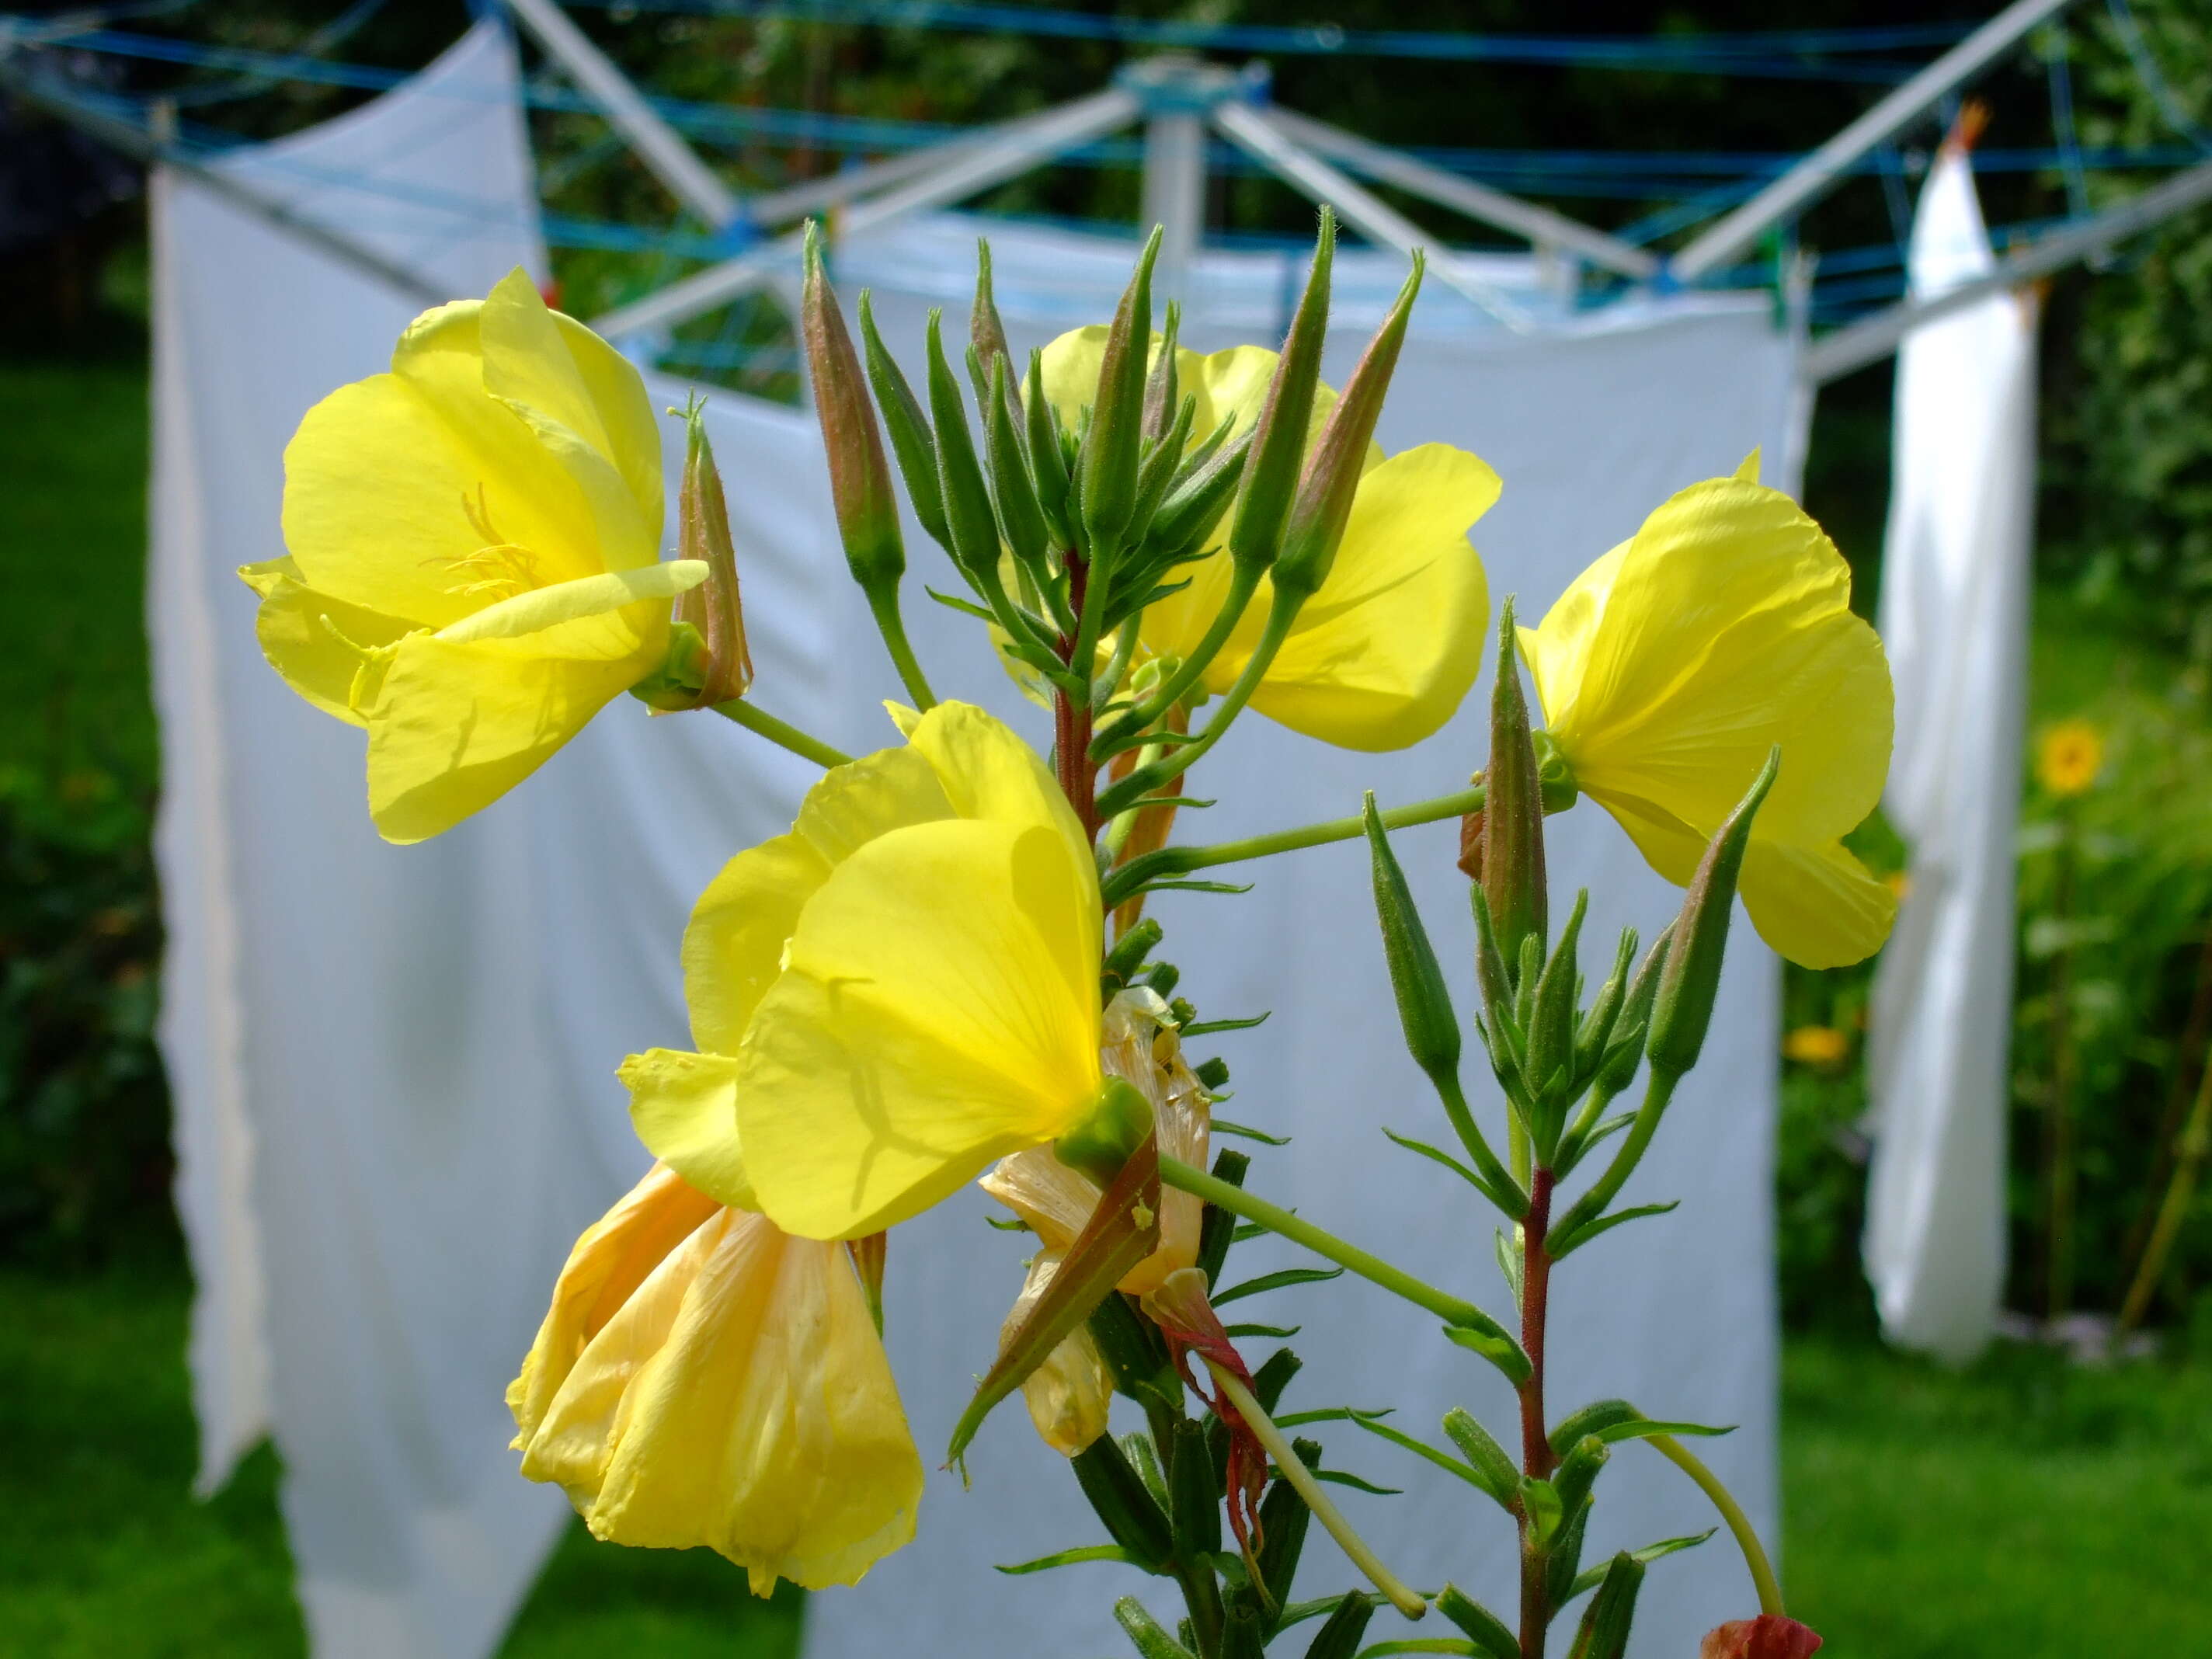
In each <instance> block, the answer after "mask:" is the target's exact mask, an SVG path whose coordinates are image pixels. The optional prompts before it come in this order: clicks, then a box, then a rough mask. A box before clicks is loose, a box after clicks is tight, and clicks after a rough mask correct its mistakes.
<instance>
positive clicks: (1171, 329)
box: [1145, 300, 1182, 454]
mask: <svg viewBox="0 0 2212 1659" xmlns="http://www.w3.org/2000/svg"><path fill="white" fill-rule="evenodd" d="M1181 333H1182V306H1180V305H1178V304H1177V303H1176V301H1173V300H1170V301H1168V314H1167V322H1166V324H1165V325H1164V326H1163V327H1162V328H1161V330H1160V343H1159V352H1158V356H1155V357H1154V358H1153V359H1152V374H1151V376H1150V378H1148V379H1147V380H1146V382H1145V441H1146V442H1147V443H1158V441H1160V440H1161V439H1162V438H1163V437H1164V436H1165V435H1166V434H1167V429H1168V422H1170V420H1172V419H1173V418H1174V416H1175V412H1176V408H1177V407H1178V406H1179V405H1180V404H1182V386H1181V385H1180V381H1179V376H1178V371H1177V365H1176V344H1177V338H1176V337H1177V336H1178V335H1180V334H1181ZM1176 453H1177V454H1181V453H1182V448H1181V447H1180V446H1178V447H1177V448H1176Z"/></svg>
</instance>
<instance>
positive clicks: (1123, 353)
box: [1078, 228, 1160, 561]
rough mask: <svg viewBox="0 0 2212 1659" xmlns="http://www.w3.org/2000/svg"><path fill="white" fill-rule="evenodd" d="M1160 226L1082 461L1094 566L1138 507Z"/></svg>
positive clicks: (1126, 304)
mask: <svg viewBox="0 0 2212 1659" xmlns="http://www.w3.org/2000/svg"><path fill="white" fill-rule="evenodd" d="M1159 252H1160V233H1159V231H1158V229H1157V228H1155V229H1154V230H1153V232H1152V237H1151V240H1148V241H1146V244H1145V251H1144V253H1143V254H1142V255H1141V256H1140V257H1139V258H1138V260H1137V269H1136V271H1135V274H1134V275H1133V276H1131V277H1130V278H1129V286H1128V287H1127V289H1125V290H1124V291H1123V292H1122V295H1121V305H1120V307H1117V308H1116V309H1115V313H1114V324H1113V326H1112V327H1111V328H1110V329H1109V330H1108V331H1107V335H1106V349H1105V353H1104V356H1103V359H1102V360H1101V362H1100V363H1099V366H1098V395H1097V398H1094V399H1093V400H1092V402H1091V430H1090V432H1089V433H1088V434H1087V435H1085V438H1084V441H1083V453H1082V455H1081V457H1080V458H1079V461H1078V469H1079V471H1080V472H1081V474H1082V479H1083V482H1082V486H1081V488H1082V492H1083V527H1084V531H1085V534H1086V535H1087V537H1088V538H1089V551H1090V555H1091V558H1092V560H1093V561H1097V560H1102V559H1103V560H1110V559H1112V558H1113V556H1115V554H1116V553H1118V552H1120V551H1121V547H1122V545H1123V538H1124V537H1125V535H1126V533H1127V530H1128V527H1129V517H1130V513H1131V512H1132V511H1133V508H1134V507H1135V506H1136V503H1137V465H1138V455H1139V445H1140V444H1141V442H1142V441H1143V438H1144V423H1145V367H1146V362H1145V360H1146V357H1147V356H1149V355H1150V353H1151V350H1152V261H1153V260H1155V259H1157V258H1158V257H1159Z"/></svg>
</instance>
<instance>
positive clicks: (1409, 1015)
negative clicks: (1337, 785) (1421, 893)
mask: <svg viewBox="0 0 2212 1659" xmlns="http://www.w3.org/2000/svg"><path fill="white" fill-rule="evenodd" d="M1362 811H1363V814H1364V817H1365V820H1366V824H1367V848H1368V852H1369V854H1370V860H1371V862H1372V865H1373V875H1374V885H1375V916H1376V921H1379V922H1380V923H1381V924H1382V926H1383V961H1384V962H1385V963H1388V964H1389V969H1390V988H1391V990H1392V991H1393V992H1394V993H1395V994H1396V996H1397V999H1398V1024H1399V1025H1400V1026H1401V1028H1402V1029H1403V1030H1404V1031H1405V1034H1406V1048H1407V1052H1408V1053H1409V1054H1412V1055H1413V1063H1414V1064H1415V1065H1416V1066H1419V1067H1420V1068H1421V1070H1422V1071H1424V1072H1425V1073H1427V1074H1428V1075H1429V1076H1430V1077H1431V1078H1432V1079H1436V1080H1437V1084H1438V1086H1440V1087H1442V1086H1445V1085H1447V1084H1449V1083H1450V1082H1455V1081H1456V1080H1457V1079H1458V1077H1459V1054H1460V1034H1459V1016H1458V1014H1457V1013H1455V1012H1454V1011H1453V1008H1452V1003H1451V992H1450V990H1449V988H1448V987H1446V986H1445V984H1444V972H1443V968H1441V967H1440V966H1438V965H1437V953H1436V951H1435V949H1434V948H1433V947H1432V946H1431V945H1430V944H1429V934H1428V930H1427V929H1426V928H1425V927H1422V926H1421V913H1420V912H1419V909H1417V908H1415V907H1414V904H1413V890H1412V889H1411V888H1409V887H1408V886H1407V884H1406V872H1405V871H1404V869H1403V868H1401V866H1400V865H1399V863H1398V855H1397V854H1396V853H1395V852H1393V851H1392V850H1391V847H1390V838H1389V836H1387V835H1385V834H1384V833H1383V815H1382V814H1381V813H1380V812H1378V811H1376V808H1375V793H1374V792H1373V791H1372V790H1370V791H1369V792H1368V793H1367V799H1366V804H1365V805H1364V807H1363V808H1362Z"/></svg>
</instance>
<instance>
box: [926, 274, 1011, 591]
mask: <svg viewBox="0 0 2212 1659" xmlns="http://www.w3.org/2000/svg"><path fill="white" fill-rule="evenodd" d="M928 353H929V415H930V421H931V424H932V425H933V427H934V428H935V429H936V435H937V484H938V489H939V491H940V493H941V495H942V497H943V500H944V502H945V527H946V528H947V529H948V530H949V531H950V532H951V544H950V546H951V553H952V557H953V561H954V562H956V563H957V564H958V565H959V566H960V568H961V569H962V570H963V571H964V572H966V573H967V574H968V576H969V580H971V581H972V580H994V579H995V578H996V576H997V574H998V568H999V523H998V518H997V515H996V514H995V513H994V512H993V510H992V507H991V492H990V490H989V489H987V487H986V486H985V485H984V483H983V468H982V466H981V463H979V462H978V461H977V460H976V459H975V438H974V437H973V435H970V433H969V430H968V408H967V404H966V403H965V402H964V400H963V398H961V396H960V382H959V381H957V380H955V379H953V377H952V366H951V364H950V363H948V362H945V339H944V313H942V312H939V311H934V310H933V311H932V312H931V313H929V340H928Z"/></svg>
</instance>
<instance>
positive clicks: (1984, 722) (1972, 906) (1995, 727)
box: [1865, 143, 2036, 1360]
mask: <svg viewBox="0 0 2212 1659" xmlns="http://www.w3.org/2000/svg"><path fill="white" fill-rule="evenodd" d="M1995 264H1996V260H1995V257H1994V255H1993V254H1992V252H1991V251H1990V241H1989V235H1988V233H1987V231H1986V230H1985V229H1984V227H1983V223H1982V213H1981V207H1980V204H1978V202H1977V200H1976V199H1975V195H1974V184H1973V173H1972V168H1971V167H1970V166H1969V165H1968V161H1967V158H1966V154H1965V152H1964V151H1963V150H1962V149H1960V147H1959V146H1958V145H1956V144H1955V143H1950V144H1946V145H1945V146H1944V148H1943V150H1942V155H1941V156H1940V158H1939V159H1938V161H1937V162H1936V167H1935V168H1934V170H1933V171H1932V172H1931V173H1929V177H1928V182H1927V184H1926V185H1925V186H1924V187H1923V190H1922V191H1921V196H1920V206H1919V210H1918V212H1917V215H1916V216H1915V218H1914V221H1913V227H1912V241H1911V254H1910V261H1909V267H1910V272H1911V283H1912V292H1913V294H1914V295H1915V296H1916V297H1918V298H1928V297H1930V296H1933V295H1938V294H1942V293H1943V292H1944V291H1946V290H1947V289H1952V288H1955V287H1957V286H1959V285H1960V283H1966V282H1971V281H1972V280H1973V279H1974V278H1976V277H1978V276H1985V275H1987V274H1988V273H1989V272H1990V270H1992V269H1993V268H1994V266H1995ZM2035 321H2036V305H2035V301H2034V299H2033V296H2032V295H2010V294H1996V295H1991V296H1990V298H1988V299H1986V300H1984V301H1980V302H1978V303H1977V304H1975V305H1972V306H1969V307H1966V308H1965V309H1963V310H1960V311H1957V312H1954V313H1952V314H1951V315H1949V316H1948V317H1944V318H1941V319H1937V320H1936V321H1935V322H1932V323H1929V324H1927V325H1923V326H1922V327H1921V328H1919V329H1917V330H1916V331H1914V332H1912V333H1911V334H1910V335H1908V336H1906V337H1905V343H1904V345H1903V346H1902V347H1901V348H1900V349H1899V352H1898V362H1897V426H1896V440H1895V453H1896V459H1895V461H1894V463H1893V480H1894V482H1893V486H1892V490H1891V497H1890V510H1889V527H1888V533H1887V538H1886V540H1885V543H1884V547H1883V565H1882V585H1881V635H1882V641H1883V643H1884V644H1885V645H1886V646H1887V648H1888V651H1889V661H1890V668H1891V671H1892V672H1893V674H1894V676H1895V677H1896V681H1897V750H1896V756H1895V758H1894V760H1893V763H1892V764H1891V767H1890V775H1889V788H1888V792H1887V794H1886V795H1885V796H1884V797H1883V802H1884V805H1885V807H1886V809H1887V811H1888V813H1889V816H1890V818H1891V820H1892V821H1893V823H1895V824H1896V825H1897V827H1898V829H1899V830H1900V831H1901V832H1902V833H1903V834H1904V835H1905V837H1906V839H1907V840H1908V841H1909V842H1911V848H1912V858H1911V869H1910V886H1909V887H1908V889H1907V890H1906V894H1905V902H1904V904H1903V906H1902V907H1901V908H1900V910H1899V915H1898V923H1897V931H1896V933H1895V934H1894V935H1893V937H1892V939H1891V940H1890V942H1889V945H1888V948H1887V951H1885V952H1884V953H1883V956H1882V958H1881V966H1880V968H1879V969H1878V970H1877V972H1876V975H1875V990H1874V1005H1873V1009H1872V1015H1871V1021H1870V1030H1869V1043H1868V1060H1867V1081H1868V1091H1869V1097H1870V1098H1871V1101H1872V1111H1871V1114H1870V1121H1871V1123H1872V1125H1873V1128H1874V1134H1875V1151H1874V1161H1873V1165H1872V1168H1871V1169H1870V1170H1869V1176H1868V1194H1867V1222H1866V1238H1865V1258H1866V1270H1867V1277H1868V1279H1869V1280H1870V1281H1871V1282H1872V1284H1873V1285H1874V1291H1875V1304H1876V1306H1877V1307H1878V1309H1879V1310H1880V1312H1881V1322H1882V1329H1883V1331H1884V1332H1885V1334H1887V1336H1888V1338H1889V1340H1891V1341H1893V1342H1895V1343H1897V1344H1898V1345H1899V1346H1903V1347H1909V1348H1917V1349H1923V1350H1926V1351H1928V1352H1933V1353H1936V1354H1940V1355H1942V1356H1943V1357H1945V1358H1951V1359H1958V1360H1963V1359H1965V1358H1970V1357H1971V1356H1972V1355H1973V1354H1974V1353H1976V1352H1978V1351H1979V1350H1980V1348H1981V1347H1982V1346H1983V1344H1984V1343H1985V1342H1986V1341H1987V1340H1989V1335H1990V1328H1991V1325H1992V1322H1994V1320H1995V1317H1996V1311H1997V1306H1998V1299H1999V1297H2000V1296H2001V1295H2002V1290H2003V1284H2004V1267H2005V1231H2004V1147H2005V1105H2006V1099H2007V1095H2008V1074H2007V1065H2006V1048H2007V1042H2008V1038H2009V1036H2010V1034H2011V1029H2012V975H2013V841H2014V836H2015V829H2016V827H2017V824H2018V822H2019V817H2020V787H2021V743H2022V731H2021V722H2022V719H2023V708H2024V705H2025V702H2026V696H2027V602H2028V582H2029V576H2030V558H2031V548H2032V537H2033V519H2034V501H2035Z"/></svg>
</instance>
